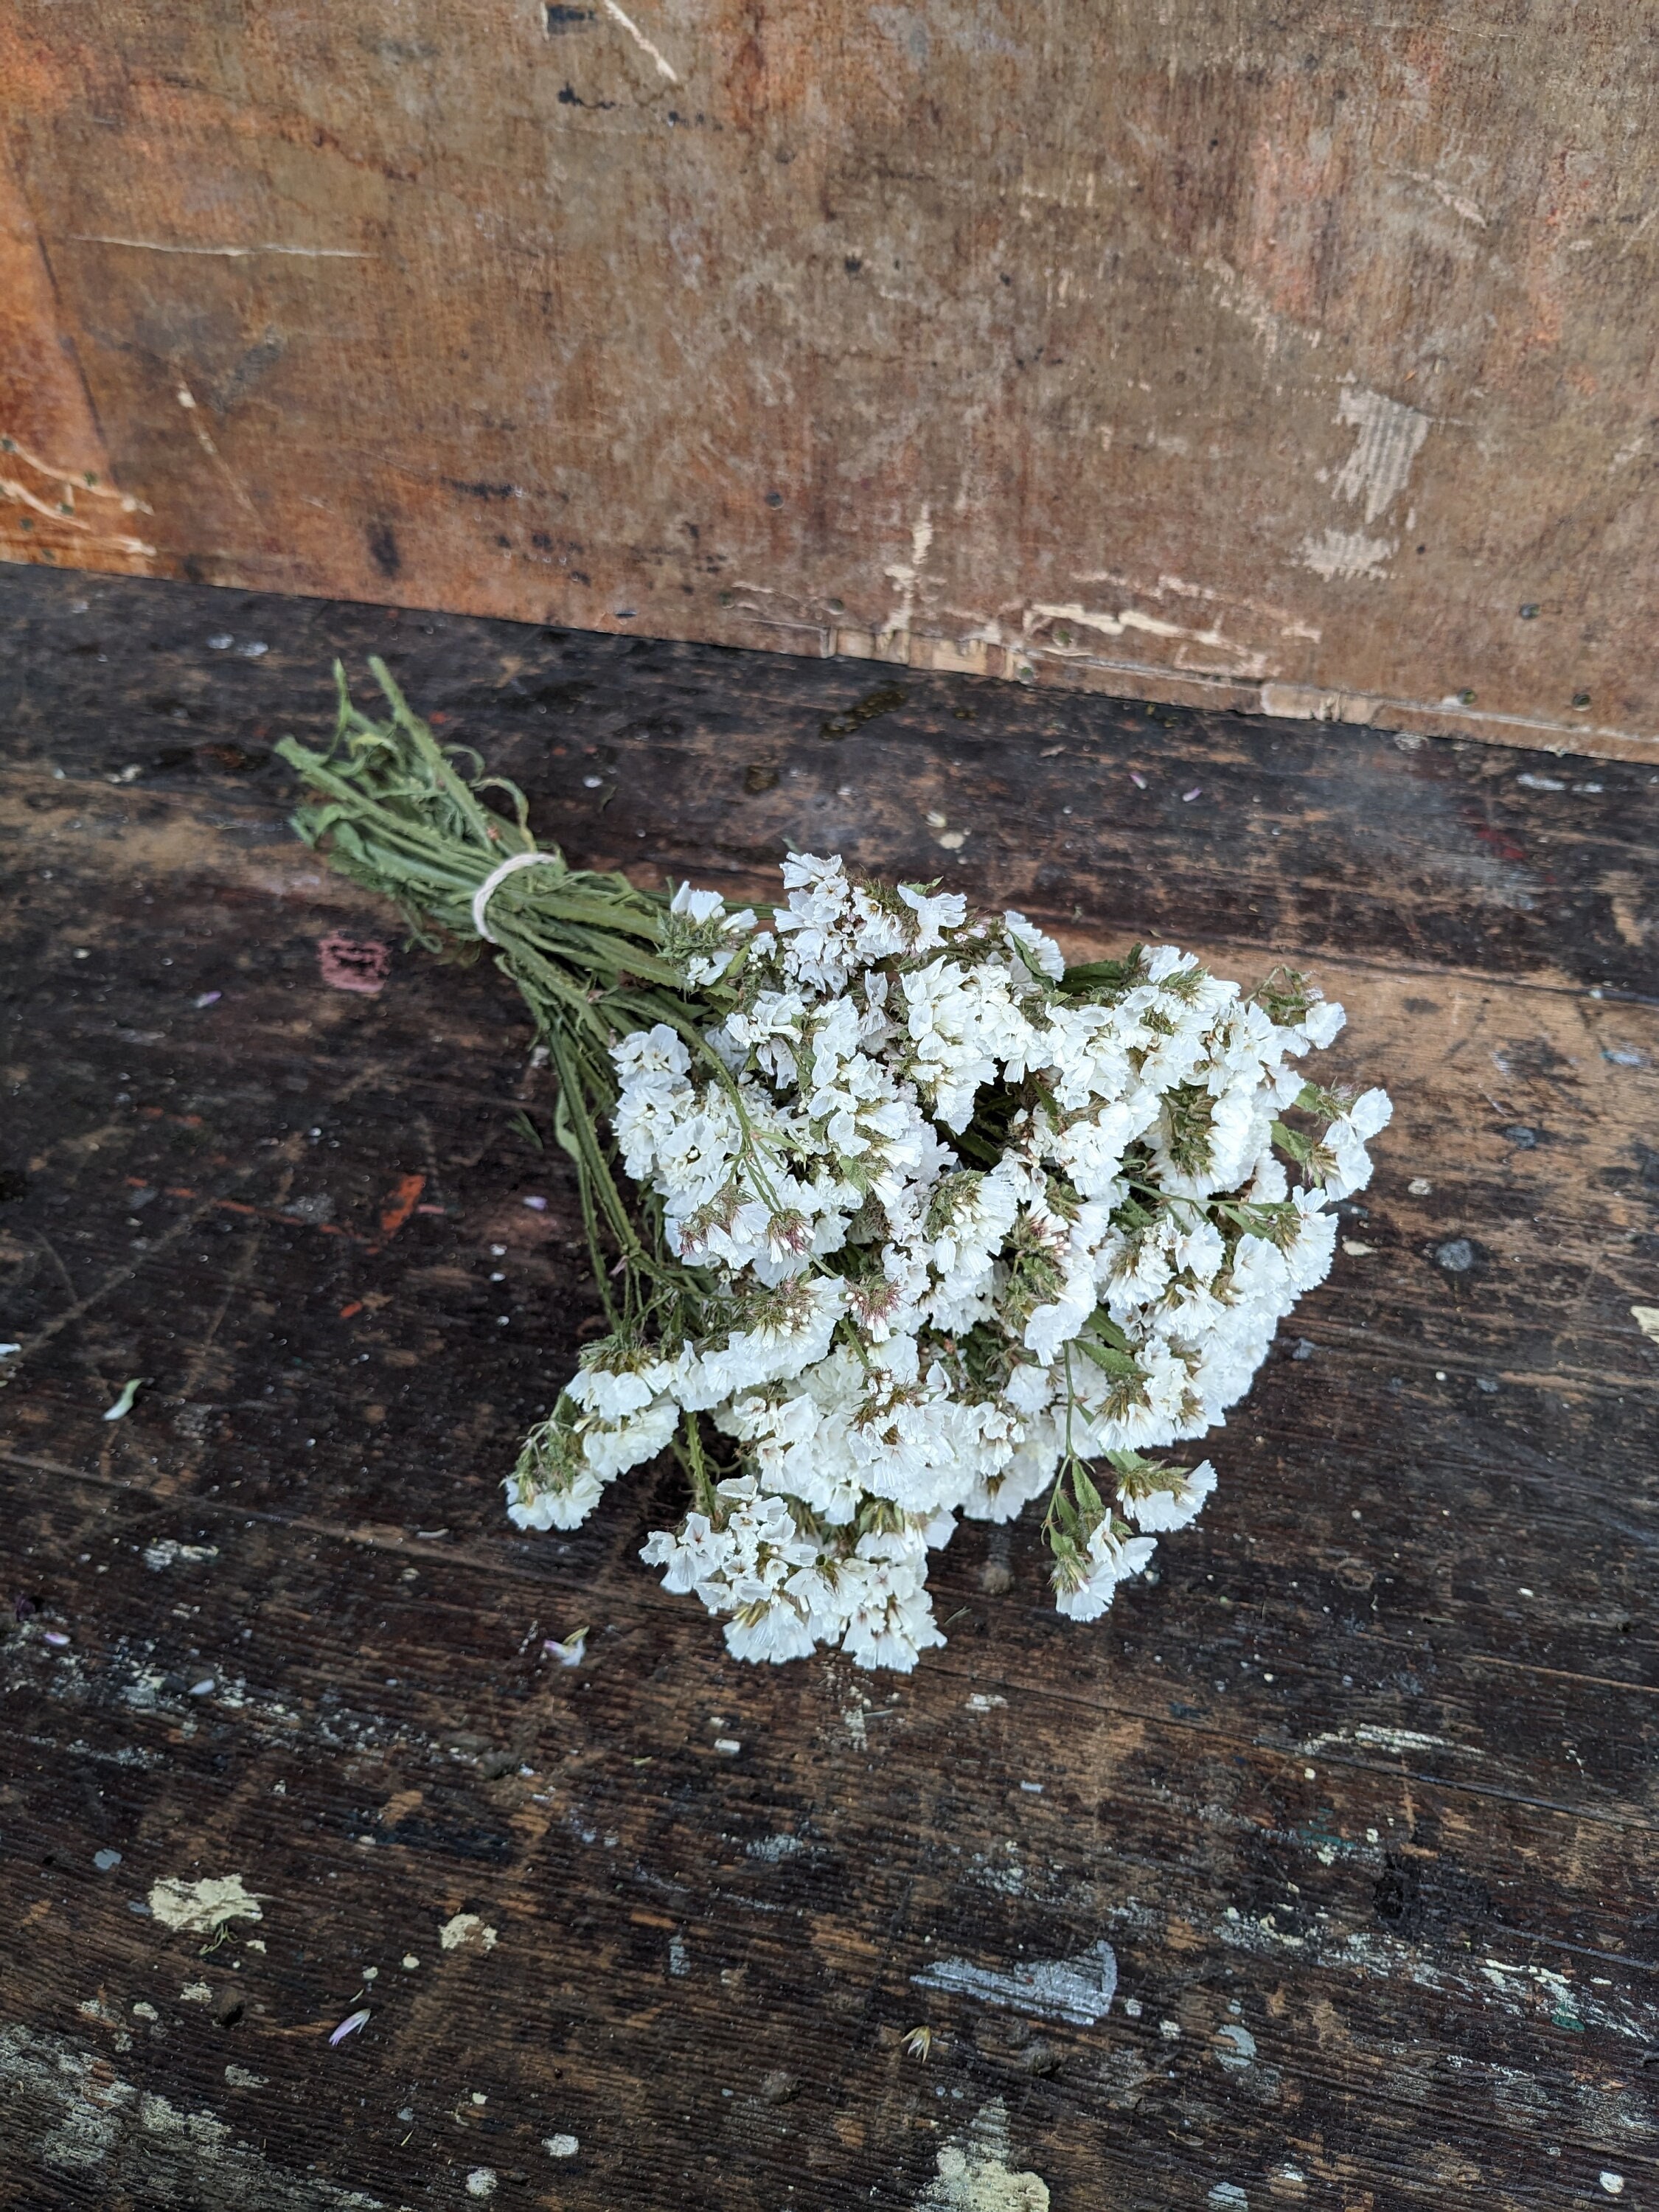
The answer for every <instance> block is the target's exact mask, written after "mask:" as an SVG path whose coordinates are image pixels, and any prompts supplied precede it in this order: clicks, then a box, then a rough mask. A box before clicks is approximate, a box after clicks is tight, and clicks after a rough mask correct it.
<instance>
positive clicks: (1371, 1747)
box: [1297, 1721, 1480, 1759]
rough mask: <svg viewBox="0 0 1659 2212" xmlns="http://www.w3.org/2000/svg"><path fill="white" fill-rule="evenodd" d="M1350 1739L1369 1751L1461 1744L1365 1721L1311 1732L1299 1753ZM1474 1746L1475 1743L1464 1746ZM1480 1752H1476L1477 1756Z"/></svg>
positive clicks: (1306, 1755) (1306, 1754)
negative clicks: (1323, 1731) (1354, 1724)
mask: <svg viewBox="0 0 1659 2212" xmlns="http://www.w3.org/2000/svg"><path fill="white" fill-rule="evenodd" d="M1334 1743H1335V1744H1344V1743H1351V1744H1355V1745H1358V1746H1363V1747H1364V1748H1365V1749H1366V1750H1368V1751H1392V1752H1398V1753H1405V1752H1408V1751H1452V1750H1455V1749H1457V1748H1458V1747H1457V1746H1455V1745H1453V1744H1450V1743H1448V1741H1446V1739H1445V1737H1444V1736H1443V1735H1424V1734H1423V1733H1422V1731H1421V1730H1420V1729H1397V1728H1383V1727H1381V1726H1379V1725H1378V1724H1376V1723H1374V1722H1370V1721H1365V1722H1362V1723H1361V1724H1360V1726H1359V1727H1358V1728H1355V1729H1336V1730H1335V1731H1334V1732H1331V1731H1329V1730H1328V1731H1327V1732H1326V1734H1325V1735H1316V1736H1310V1737H1309V1739H1308V1741H1307V1742H1306V1743H1304V1744H1301V1745H1299V1746H1298V1747H1297V1756H1298V1757H1299V1758H1302V1759H1311V1758H1312V1757H1313V1755H1314V1753H1316V1752H1319V1751H1324V1750H1326V1749H1328V1747H1329V1746H1330V1745H1332V1744H1334ZM1465 1748H1473V1747H1465ZM1479 1755H1480V1754H1479V1753H1478V1752H1477V1753H1476V1756H1477V1757H1478V1756H1479Z"/></svg>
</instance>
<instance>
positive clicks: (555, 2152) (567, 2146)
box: [542, 2136, 581, 2158]
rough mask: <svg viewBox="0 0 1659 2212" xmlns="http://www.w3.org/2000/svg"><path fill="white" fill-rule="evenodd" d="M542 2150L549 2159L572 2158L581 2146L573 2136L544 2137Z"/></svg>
mask: <svg viewBox="0 0 1659 2212" xmlns="http://www.w3.org/2000/svg"><path fill="white" fill-rule="evenodd" d="M542 2148H543V2149H544V2151H545V2152H546V2153H547V2154H548V2156H549V2157H550V2158H574V2156H575V2155H576V2153H577V2152H578V2151H579V2150H580V2148H581V2145H580V2142H577V2140H576V2138H575V2136H544V2137H543V2140H542Z"/></svg>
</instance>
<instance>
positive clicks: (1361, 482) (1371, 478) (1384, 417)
mask: <svg viewBox="0 0 1659 2212" xmlns="http://www.w3.org/2000/svg"><path fill="white" fill-rule="evenodd" d="M1336 419H1337V421H1338V422H1342V423H1346V424H1347V425H1348V426H1349V427H1350V428H1353V429H1355V430H1357V431H1358V433H1359V435H1358V438H1356V440H1355V441H1354V448H1353V451H1352V453H1350V454H1349V456H1348V458H1347V459H1346V461H1345V462H1344V463H1343V465H1342V467H1341V469H1340V472H1339V473H1338V476H1337V479H1336V483H1335V487H1334V490H1333V493H1332V497H1333V498H1335V499H1342V500H1346V501H1347V502H1348V503H1349V505H1350V506H1352V504H1353V502H1354V501H1356V500H1358V499H1362V498H1363V500H1364V503H1365V520H1366V521H1367V523H1372V522H1375V521H1376V520H1377V519H1378V517H1379V516H1381V515H1383V514H1385V513H1387V512H1388V510H1389V507H1390V506H1391V505H1392V503H1393V502H1394V501H1395V500H1396V499H1397V498H1398V497H1399V495H1400V494H1401V492H1402V491H1404V489H1406V480H1407V477H1409V476H1410V474H1411V471H1412V463H1413V461H1414V460H1415V459H1417V456H1418V454H1419V453H1420V452H1421V451H1422V448H1423V441H1424V440H1425V438H1426V437H1427V436H1428V435H1429V431H1430V428H1431V423H1430V421H1429V418H1428V416H1426V415H1421V414H1419V412H1418V410H1417V409H1416V408H1415V407H1407V405H1406V404H1404V402H1403V401H1401V400H1398V399H1389V398H1387V397H1386V396H1385V395H1384V394H1383V392H1370V391H1368V390H1367V389H1366V388H1365V386H1364V385H1352V384H1347V385H1344V386H1343V387H1342V390H1341V392H1340V393H1339V395H1338V398H1337V403H1336Z"/></svg>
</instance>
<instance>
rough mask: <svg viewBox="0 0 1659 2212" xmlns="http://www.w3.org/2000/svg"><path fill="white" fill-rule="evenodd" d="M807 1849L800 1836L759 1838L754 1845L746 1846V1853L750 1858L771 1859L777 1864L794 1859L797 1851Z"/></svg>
mask: <svg viewBox="0 0 1659 2212" xmlns="http://www.w3.org/2000/svg"><path fill="white" fill-rule="evenodd" d="M805 1849H806V1845H805V1844H804V1843H802V1841H801V1839H800V1838H799V1836H787V1835H784V1836H758V1837H757V1838H756V1839H755V1841H754V1842H753V1843H752V1844H745V1845H744V1856H745V1857H748V1858H751V1859H770V1860H772V1861H773V1862H774V1863H775V1862H776V1861H777V1860H779V1859H790V1858H793V1857H794V1856H795V1854H796V1852H797V1851H804V1850H805Z"/></svg>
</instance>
